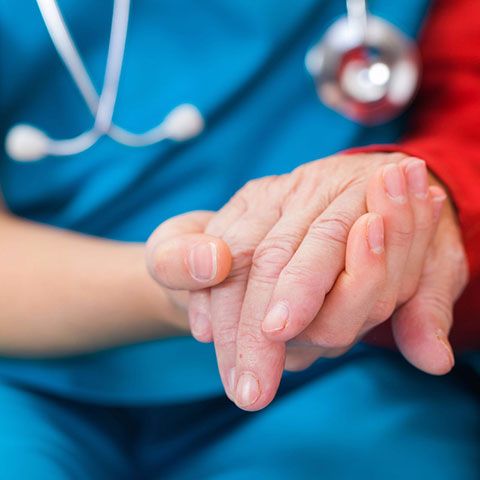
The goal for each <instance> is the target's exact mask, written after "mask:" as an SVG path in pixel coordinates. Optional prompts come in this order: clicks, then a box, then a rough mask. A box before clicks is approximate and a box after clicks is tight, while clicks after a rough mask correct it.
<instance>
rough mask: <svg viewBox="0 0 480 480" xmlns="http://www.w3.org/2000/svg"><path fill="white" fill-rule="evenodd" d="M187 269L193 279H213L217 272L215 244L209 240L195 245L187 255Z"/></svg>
mask: <svg viewBox="0 0 480 480" xmlns="http://www.w3.org/2000/svg"><path fill="white" fill-rule="evenodd" d="M188 269H189V271H190V275H191V276H192V277H193V278H194V280H197V281H199V282H208V281H211V280H213V279H214V278H215V275H216V274H217V246H216V245H215V244H214V243H211V242H209V243H199V244H197V245H195V246H194V247H193V248H192V249H191V250H190V254H189V256H188Z"/></svg>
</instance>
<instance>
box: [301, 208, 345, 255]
mask: <svg viewBox="0 0 480 480" xmlns="http://www.w3.org/2000/svg"><path fill="white" fill-rule="evenodd" d="M351 226H352V218H351V216H350V215H348V214H347V213H341V212H340V213H336V214H335V216H334V217H322V216H320V217H318V218H317V219H316V220H315V221H314V222H313V223H312V225H311V226H310V229H309V231H308V235H310V236H312V237H313V238H314V239H316V240H319V241H322V242H325V241H327V242H329V243H330V244H334V245H335V246H338V245H340V246H342V247H344V246H345V245H346V243H347V237H348V232H349V231H350V228H351Z"/></svg>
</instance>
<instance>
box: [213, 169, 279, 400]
mask: <svg viewBox="0 0 480 480" xmlns="http://www.w3.org/2000/svg"><path fill="white" fill-rule="evenodd" d="M286 181H288V177H270V178H263V179H259V180H256V181H254V182H251V183H249V184H247V185H246V186H245V187H244V188H243V189H242V190H241V191H240V192H239V193H238V194H237V195H238V196H243V205H245V206H246V207H245V211H244V213H243V214H242V215H241V216H240V218H238V219H237V220H236V221H234V222H233V224H232V225H230V226H229V227H228V229H227V230H226V231H224V233H223V239H224V241H225V242H226V243H227V244H228V246H229V248H230V251H231V253H232V258H233V263H232V269H231V272H230V275H229V276H228V278H227V279H226V280H225V281H224V282H223V283H222V284H220V285H218V286H217V287H216V288H214V289H212V291H211V292H210V310H211V319H212V330H213V340H214V343H215V351H216V354H217V364H218V368H219V373H220V377H221V379H222V382H223V385H224V387H225V391H226V393H227V395H228V396H229V397H230V398H233V383H232V382H233V381H234V373H235V370H234V367H235V360H236V339H237V330H238V324H239V320H240V312H241V308H242V303H243V299H244V296H245V290H246V286H247V279H248V275H249V272H250V267H251V263H252V257H253V253H254V251H255V249H256V248H257V246H258V244H259V243H260V242H261V241H262V240H263V238H264V237H265V235H266V234H267V233H268V231H269V230H270V229H271V228H272V226H273V225H275V223H276V222H277V221H278V218H279V215H280V209H279V208H278V205H279V200H280V198H281V195H282V194H283V191H284V190H283V188H279V187H283V186H284V184H285V182H286ZM275 192H276V193H275ZM258 205H262V208H258ZM216 220H217V224H216V227H215V228H219V229H220V228H222V222H221V218H220V219H216ZM208 232H209V233H210V230H208ZM215 233H217V231H216V232H215Z"/></svg>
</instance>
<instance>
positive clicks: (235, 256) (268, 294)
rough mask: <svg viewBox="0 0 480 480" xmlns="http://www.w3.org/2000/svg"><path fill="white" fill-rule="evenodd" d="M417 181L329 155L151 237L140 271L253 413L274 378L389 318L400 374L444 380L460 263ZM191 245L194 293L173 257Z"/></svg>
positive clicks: (342, 347) (362, 158)
mask: <svg viewBox="0 0 480 480" xmlns="http://www.w3.org/2000/svg"><path fill="white" fill-rule="evenodd" d="M422 171H423V174H424V177H425V178H424V182H423V183H425V185H423V188H420V187H422V177H421V175H422ZM426 181H427V179H426V170H425V166H424V164H423V162H420V161H419V160H418V159H412V158H408V157H407V156H406V155H403V154H361V155H336V156H333V157H329V158H327V159H325V160H322V161H316V162H311V163H308V164H305V165H302V166H301V167H299V168H297V169H296V170H294V171H293V172H292V173H290V174H287V175H282V176H278V177H266V178H261V179H258V180H253V181H251V182H249V183H248V184H247V185H245V186H244V187H243V188H242V189H241V190H240V191H239V192H238V193H237V194H236V195H234V197H232V199H231V200H230V201H229V202H228V203H227V204H226V205H225V206H224V207H223V208H222V209H221V210H220V211H219V212H218V213H216V214H209V213H206V212H197V213H192V214H189V215H186V216H183V217H177V219H174V220H171V221H169V222H166V223H165V224H163V225H162V226H161V227H160V228H159V229H158V230H157V232H156V233H155V234H154V235H153V236H152V239H151V240H150V242H149V249H148V252H149V253H148V262H149V268H150V271H151V272H152V274H153V276H154V277H155V278H156V279H157V280H158V281H159V282H160V283H161V284H162V285H164V286H165V287H168V288H170V289H174V290H190V291H191V292H192V293H191V294H190V298H189V301H188V309H189V316H190V326H191V331H192V334H193V335H194V336H195V338H197V339H198V340H200V341H211V340H212V339H213V341H214V343H215V348H216V352H217V359H218V364H219V371H220V375H221V378H222V381H223V383H224V386H225V390H226V393H227V395H228V396H229V397H230V398H231V399H232V400H234V401H235V402H236V403H237V405H239V406H240V407H242V408H245V409H248V410H258V409H260V408H263V407H264V406H266V405H267V404H268V403H269V402H270V401H271V400H272V399H273V398H274V396H275V393H276V390H277V388H278V384H279V381H280V378H281V374H282V372H283V370H284V368H285V367H286V368H287V369H291V370H300V369H303V368H306V367H308V366H309V365H310V364H311V363H312V362H313V361H315V360H316V359H317V358H319V357H321V356H336V355H340V354H342V353H343V352H345V351H346V350H348V349H349V348H351V346H352V345H354V344H355V343H356V342H357V341H358V340H359V339H361V338H362V337H363V336H364V335H365V334H366V333H367V332H368V331H369V330H371V329H372V328H374V327H375V326H377V325H379V324H380V323H382V322H384V321H385V320H387V319H388V318H390V317H391V316H392V314H394V316H393V321H392V326H393V330H394V334H395V338H396V341H397V344H398V346H399V348H400V350H401V351H402V353H403V354H404V355H405V357H406V358H407V359H408V360H409V361H410V362H411V363H413V364H414V365H416V366H417V367H418V368H420V369H422V370H424V371H427V372H429V373H433V374H442V373H446V372H447V371H449V370H450V369H451V367H452V366H453V354H452V351H451V347H450V345H449V343H448V339H447V336H448V332H449V329H450V327H451V322H452V313H451V312H452V308H453V303H454V301H455V300H456V298H457V297H458V296H459V294H460V293H461V291H462V290H463V288H464V286H465V284H466V281H467V274H466V262H465V255H464V252H463V248H462V244H461V239H460V235H459V229H458V226H457V224H456V219H455V214H454V213H453V210H452V209H451V208H450V207H449V206H448V205H447V208H444V211H443V214H442V215H441V217H440V210H441V204H442V200H443V199H445V194H444V191H443V190H442V189H441V188H440V187H438V186H430V187H428V185H426ZM387 184H388V185H389V186H390V191H389V192H387V190H386V188H385V186H386V185H387ZM412 185H413V186H414V187H415V188H413V190H412V188H411V187H412ZM409 187H410V188H409ZM392 193H393V195H392ZM439 218H440V221H439V223H438V220H439ZM372 225H376V228H374V227H372V228H373V230H375V231H376V233H377V235H376V237H377V240H378V239H379V228H380V229H381V230H382V231H383V232H384V241H383V243H382V245H381V246H380V247H378V245H377V247H378V248H377V247H375V248H372V245H371V243H370V237H369V234H370V233H371V232H370V228H371V226H372ZM380 233H381V232H380ZM374 237H375V235H374ZM202 242H209V244H213V245H215V249H214V251H215V252H216V259H215V260H216V262H215V263H216V270H215V275H214V277H213V278H211V279H208V280H206V281H205V280H203V281H200V282H199V281H198V279H197V281H195V280H192V276H191V275H189V273H191V272H189V271H188V262H185V261H184V260H182V262H183V263H182V264H181V265H179V259H184V258H186V257H187V256H188V252H189V249H190V248H191V247H192V246H194V245H198V244H199V243H202ZM230 255H231V257H230ZM425 260H426V261H425ZM230 262H231V263H230ZM206 287H209V288H206ZM210 287H213V288H210ZM172 298H175V299H177V301H178V297H177V294H176V293H175V294H173V293H172ZM181 301H186V299H185V297H183V300H181ZM185 305H186V304H185ZM274 320H276V322H275V321H274ZM280 320H283V321H284V322H283V324H282V322H280ZM279 322H280V323H279ZM242 374H244V375H243V376H242Z"/></svg>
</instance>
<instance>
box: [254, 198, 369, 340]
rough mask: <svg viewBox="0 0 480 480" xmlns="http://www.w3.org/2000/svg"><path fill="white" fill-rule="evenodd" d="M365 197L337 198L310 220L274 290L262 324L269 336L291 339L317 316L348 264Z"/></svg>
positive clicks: (272, 338) (273, 338)
mask: <svg viewBox="0 0 480 480" xmlns="http://www.w3.org/2000/svg"><path fill="white" fill-rule="evenodd" d="M362 197H363V193H362V192H361V190H358V191H356V190H352V191H351V192H348V193H345V194H343V195H341V196H339V197H337V198H336V199H335V200H334V201H333V202H332V203H331V204H330V205H329V206H328V207H327V209H326V210H325V211H324V212H323V213H322V214H321V215H320V216H318V217H317V218H316V219H315V220H314V221H313V222H312V223H311V225H310V228H309V230H308V232H307V234H306V235H305V238H304V239H303V241H302V242H301V244H300V246H299V247H298V249H297V251H296V252H295V254H294V255H293V257H292V258H291V260H290V261H289V262H288V264H287V265H286V266H285V267H284V268H283V270H282V271H281V273H280V275H279V278H278V282H277V284H276V286H275V289H274V291H273V293H272V297H271V300H270V302H269V305H268V313H266V316H265V317H264V319H263V323H262V330H263V333H264V335H265V336H266V337H267V338H269V339H271V340H276V341H287V340H290V339H291V338H294V337H295V336H297V335H298V334H299V333H300V332H302V331H303V330H304V329H305V328H306V327H307V326H308V324H309V323H310V322H311V321H312V320H313V319H314V318H315V316H316V314H317V313H318V311H319V310H320V308H321V306H322V304H323V300H324V298H325V295H326V294H327V292H329V291H330V289H331V288H332V286H333V284H334V282H335V281H336V279H337V277H338V275H339V274H340V272H342V270H343V269H344V267H345V249H346V243H347V236H348V232H349V231H350V228H351V227H352V225H353V223H354V222H355V220H356V219H357V218H358V217H359V216H360V215H361V214H362V213H364V209H365V204H364V201H363V198H362Z"/></svg>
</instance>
